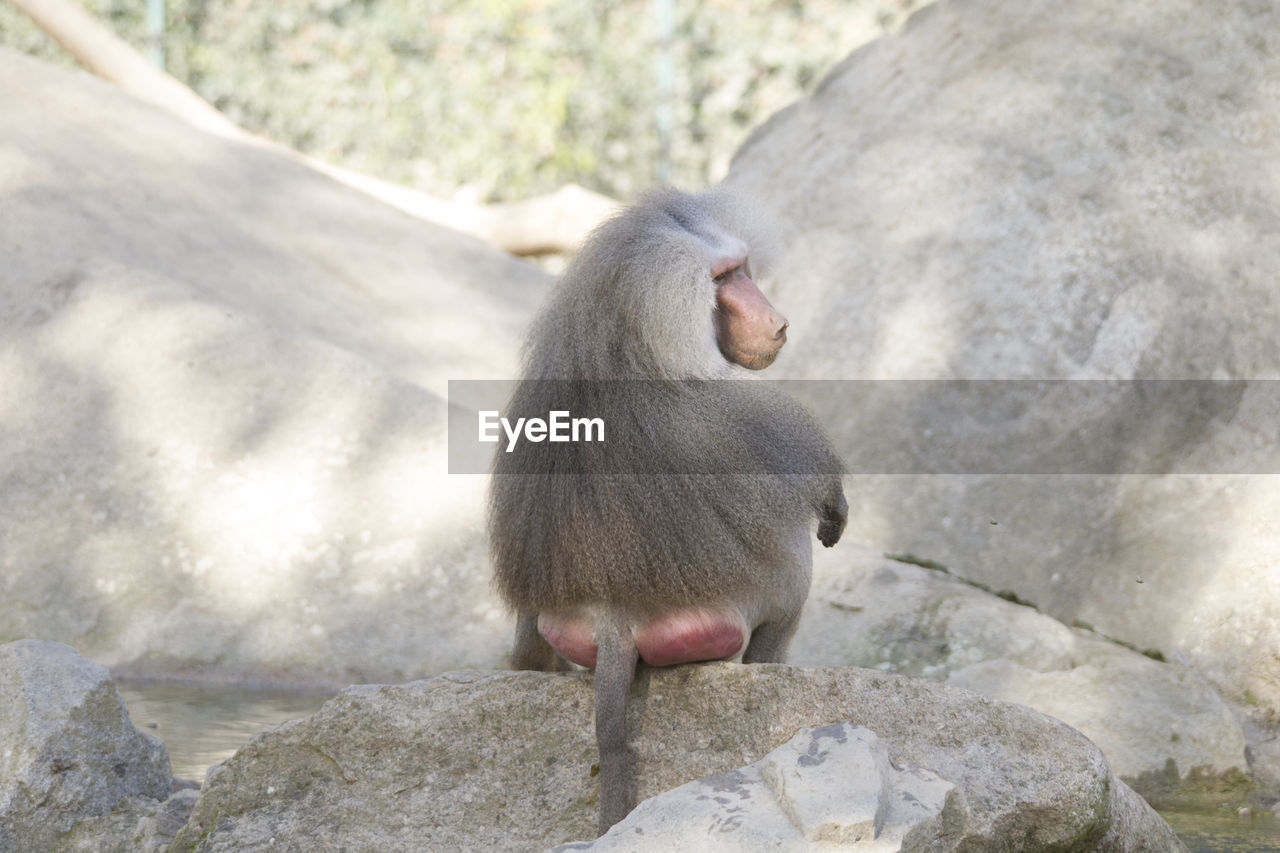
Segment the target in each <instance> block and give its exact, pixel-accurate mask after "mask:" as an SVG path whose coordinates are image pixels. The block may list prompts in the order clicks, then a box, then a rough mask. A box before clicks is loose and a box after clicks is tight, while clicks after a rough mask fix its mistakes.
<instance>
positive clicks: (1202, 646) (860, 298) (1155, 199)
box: [727, 0, 1280, 709]
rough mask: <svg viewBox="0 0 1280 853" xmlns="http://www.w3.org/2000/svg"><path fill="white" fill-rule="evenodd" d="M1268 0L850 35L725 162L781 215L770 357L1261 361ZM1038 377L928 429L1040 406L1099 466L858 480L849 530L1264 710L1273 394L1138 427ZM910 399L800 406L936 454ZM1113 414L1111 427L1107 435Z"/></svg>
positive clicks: (946, 19)
mask: <svg viewBox="0 0 1280 853" xmlns="http://www.w3.org/2000/svg"><path fill="white" fill-rule="evenodd" d="M1277 14H1278V13H1277V11H1276V10H1275V9H1274V8H1273V7H1272V6H1271V5H1269V4H1265V3H1232V4H1220V3H1213V2H1208V0H1203V2H1197V0H1175V2H1163V0H1162V2H1138V3H1125V4H1116V3H1109V2H1101V0H1089V2H1078V3H1056V2H1051V0H1034V2H1027V3H998V2H954V3H952V2H940V3H937V4H936V5H934V6H932V7H930V8H928V9H925V10H924V11H922V12H921V13H919V14H918V15H916V16H915V18H913V19H912V21H911V22H910V23H909V24H908V25H907V26H906V27H905V29H904V30H903V31H902V32H901V33H899V34H897V35H894V36H889V37H886V38H883V39H880V40H879V41H877V42H875V43H873V44H871V45H869V46H868V47H866V48H864V49H862V50H859V51H857V52H855V53H854V54H853V55H851V56H850V57H849V58H848V59H847V60H846V61H845V62H844V63H842V64H841V65H840V66H839V67H838V68H836V69H835V70H834V71H833V72H832V73H831V74H830V75H829V77H828V78H827V79H826V80H825V82H824V83H823V84H822V85H821V86H820V87H819V88H818V90H817V91H816V93H815V94H814V95H813V96H812V97H811V98H809V99H808V100H806V101H804V102H801V103H799V104H797V105H795V106H793V107H792V108H790V109H788V110H786V111H784V112H783V113H781V114H779V115H777V116H775V117H774V118H773V119H772V120H771V121H770V122H769V123H768V124H767V125H765V126H764V127H763V128H762V129H760V130H758V131H757V132H756V134H755V135H754V137H753V138H752V139H750V140H749V141H748V142H747V143H746V144H745V145H744V146H743V148H742V150H741V151H740V152H739V154H738V157H737V159H736V161H735V162H734V165H733V167H732V170H731V173H730V176H729V178H728V179H727V183H728V184H730V185H731V186H733V187H735V188H737V189H740V190H743V191H745V192H746V193H747V194H749V195H751V196H753V197H755V198H757V199H758V200H760V202H761V203H762V204H763V205H764V207H765V208H766V210H767V212H769V213H771V214H773V215H774V217H775V218H776V221H777V222H778V223H779V227H780V229H781V234H780V240H779V243H780V244H781V245H782V246H785V247H786V252H785V256H784V257H783V258H782V259H781V263H780V264H779V267H778V269H777V275H776V284H775V285H774V287H773V289H772V290H771V291H770V292H769V296H770V298H771V299H772V301H773V302H774V304H776V305H778V306H779V309H780V310H784V311H786V312H787V314H788V317H789V318H790V320H791V329H790V330H789V333H788V335H789V339H790V343H789V344H788V347H787V349H786V350H785V351H784V352H783V354H782V356H781V357H780V358H779V360H778V363H777V365H776V366H775V368H774V370H775V371H777V372H778V373H779V374H783V375H787V376H791V377H797V378H862V379H877V380H887V379H943V380H950V379H1015V378H1016V379H1058V380H1080V379H1092V380H1100V379H1119V380H1130V379H1143V378H1146V379H1195V380H1219V381H1221V380H1232V379H1238V380H1263V379H1276V378H1280V291H1277V289H1276V286H1275V270H1276V269H1278V268H1280V241H1277V239H1276V234H1277V233H1280V182H1277V180H1276V175H1277V171H1276V169H1277V166H1276V164H1277V163H1278V162H1280V118H1278V117H1277V113H1276V111H1275V110H1274V100H1275V99H1274V93H1275V92H1276V91H1277V90H1280V54H1278V53H1277V52H1276V50H1275V49H1274V48H1275V45H1274V36H1275V34H1276V33H1277V32H1280V17H1277ZM1060 391H1061V388H1060V387H1058V386H1052V387H1049V388H1046V391H1045V394H1044V396H1043V398H1042V399H1039V400H1037V399H1034V398H1032V399H1030V400H1027V401H1025V405H1023V406H1020V407H1017V408H1008V409H993V410H990V411H987V412H983V413H981V416H979V417H975V418H973V419H972V420H971V421H968V422H956V423H952V424H951V425H950V427H951V430H952V433H950V434H948V435H947V436H946V438H947V439H948V440H949V441H950V442H952V444H950V445H948V446H951V447H954V448H957V449H958V451H959V452H963V451H964V449H965V447H966V446H967V440H966V436H968V437H969V438H970V439H972V440H980V439H983V438H986V437H988V436H989V434H990V433H991V432H992V431H998V430H1003V429H1006V428H1009V427H1011V426H1017V425H1018V424H1025V423H1042V424H1047V425H1050V426H1054V427H1056V430H1055V431H1052V432H1053V434H1055V435H1057V436H1059V437H1060V438H1061V439H1063V440H1068V439H1069V440H1078V441H1080V442H1081V443H1082V445H1083V446H1084V447H1086V448H1088V447H1093V448H1094V449H1096V450H1099V451H1100V452H1101V453H1102V454H1103V455H1107V451H1108V450H1111V449H1114V450H1115V451H1116V452H1115V453H1111V454H1110V456H1111V457H1112V458H1113V461H1114V462H1115V463H1116V466H1117V467H1116V469H1115V471H1116V472H1118V474H1119V475H1117V476H1095V475H1093V474H1087V473H1086V474H1081V473H1078V472H1072V471H1061V470H1059V471H1048V472H1045V471H1041V472H1038V473H1042V474H1061V475H1062V476H1030V475H1019V476H1008V475H999V476H997V474H998V473H999V472H997V471H991V470H990V469H986V470H979V471H976V472H971V473H967V474H966V475H965V476H931V475H929V473H928V472H929V468H928V466H921V467H920V468H919V469H917V470H916V471H915V472H909V473H908V474H906V475H903V476H896V477H877V476H858V477H853V478H850V481H849V482H848V483H847V484H846V491H847V492H848V493H849V495H850V505H851V513H850V521H849V530H850V532H851V534H852V536H853V537H855V538H856V539H860V540H862V541H864V542H867V543H870V544H872V545H875V546H877V547H879V548H880V549H882V550H885V551H890V552H894V553H908V554H913V555H915V556H917V557H920V558H925V559H928V560H932V561H935V562H937V563H941V564H943V565H945V566H947V567H949V568H951V569H952V570H953V571H954V572H956V573H957V574H959V575H961V576H964V577H967V578H970V579H974V580H977V581H980V582H982V583H984V584H986V585H987V586H989V587H991V588H994V589H1010V590H1013V591H1014V592H1015V593H1016V594H1017V595H1018V596H1019V597H1021V598H1022V599H1024V600H1027V601H1030V602H1032V603H1034V604H1036V605H1038V606H1039V607H1041V608H1042V609H1043V610H1045V611H1047V612H1048V613H1050V614H1052V615H1054V616H1057V617H1059V618H1060V619H1062V620H1063V621H1065V622H1067V623H1068V624H1070V623H1071V622H1073V621H1076V620H1079V621H1082V622H1085V623H1088V624H1091V625H1093V626H1094V627H1096V628H1097V629H1098V630H1100V631H1101V632H1103V633H1105V634H1108V635H1111V636H1114V637H1118V638H1120V639H1122V640H1125V641H1128V642H1130V643H1134V644H1136V645H1138V646H1139V647H1142V648H1150V647H1156V648H1159V649H1161V650H1163V651H1164V653H1165V655H1166V657H1169V658H1171V659H1182V660H1187V661H1190V662H1191V663H1193V664H1194V666H1195V667H1196V668H1198V669H1199V670H1200V671H1201V673H1202V674H1204V675H1205V676H1207V677H1208V679H1209V680H1210V681H1211V682H1212V683H1213V684H1215V685H1216V686H1217V687H1218V688H1219V689H1221V690H1223V691H1224V692H1225V693H1226V694H1227V695H1229V696H1231V697H1232V698H1234V699H1237V700H1242V701H1243V702H1245V703H1252V704H1253V705H1254V706H1256V707H1258V708H1262V709H1265V707H1267V706H1272V707H1275V706H1277V705H1280V657H1277V655H1276V651H1275V650H1276V649H1277V648H1280V513H1278V512H1277V511H1276V508H1277V507H1280V478H1277V477H1275V476H1254V474H1255V473H1256V472H1268V471H1269V472H1275V471H1277V470H1280V467H1278V466H1280V458H1278V456H1277V454H1280V436H1278V435H1277V429H1278V427H1277V424H1278V423H1280V418H1277V408H1276V405H1275V399H1276V398H1275V392H1274V391H1273V390H1270V389H1269V388H1268V387H1267V386H1265V385H1263V384H1261V383H1254V384H1249V385H1242V386H1238V387H1237V388H1235V389H1234V390H1233V397H1232V399H1231V400H1228V401H1226V403H1224V404H1221V405H1218V406H1217V407H1215V408H1211V409H1210V410H1208V411H1201V410H1196V409H1190V410H1187V411H1186V413H1185V415H1186V417H1185V425H1184V426H1182V427H1181V428H1179V423H1178V419H1177V417H1176V414H1177V413H1175V416H1174V417H1171V418H1170V419H1169V420H1168V422H1162V423H1161V425H1160V427H1159V428H1158V429H1156V428H1152V429H1151V430H1150V434H1149V435H1147V434H1146V433H1144V424H1143V423H1141V422H1134V419H1133V418H1130V419H1129V420H1128V421H1125V420H1123V418H1124V416H1125V415H1126V413H1131V410H1130V409H1126V408H1125V407H1124V406H1121V407H1119V410H1118V411H1117V410H1116V408H1115V407H1109V406H1108V405H1106V403H1105V402H1104V401H1103V400H1102V399H1101V398H1099V399H1095V400H1092V401H1088V402H1087V404H1086V405H1080V406H1071V405H1066V404H1064V403H1063V395H1062V394H1061V393H1060ZM828 399H829V398H828ZM913 402H914V403H918V404H924V403H927V402H928V401H927V400H922V399H921V400H916V401H910V400H908V401H905V402H904V403H903V406H902V410H901V416H900V417H899V419H898V420H899V424H900V429H899V430H898V431H897V432H896V433H895V432H890V433H889V434H888V435H884V434H875V435H865V434H860V433H859V429H858V423H857V413H856V412H851V411H850V410H849V409H848V408H843V409H842V408H841V407H840V406H839V405H829V404H827V403H826V402H825V400H824V399H816V400H815V401H814V405H815V407H816V408H818V409H819V415H820V417H821V418H822V420H823V421H824V422H825V423H827V424H828V425H829V426H830V428H831V429H832V431H833V433H835V434H836V438H837V442H838V443H844V444H846V445H856V444H857V443H858V442H859V441H860V440H861V441H874V442H879V443H880V444H881V445H882V446H884V447H885V448H887V449H889V450H896V451H900V452H902V453H904V454H905V456H906V457H907V458H908V459H911V460H917V461H918V460H925V461H928V460H930V459H939V460H941V461H942V462H943V463H945V462H946V461H947V457H948V454H945V453H941V452H940V451H939V448H940V447H941V445H940V444H939V441H940V439H941V437H940V436H938V435H935V434H930V433H928V432H926V431H920V430H916V429H915V427H916V423H915V422H914V421H913V420H912V417H911V413H912V411H913V409H914V407H913V405H912V403H913ZM1126 405H1127V404H1126ZM1109 418H1110V419H1111V420H1109ZM1117 419H1118V420H1117ZM876 422H877V423H880V424H885V423H892V420H891V419H889V420H885V419H880V420H878V421H876ZM1106 424H1119V425H1120V426H1121V427H1123V429H1124V430H1126V431H1127V432H1126V433H1125V436H1126V441H1125V443H1124V444H1123V445H1116V444H1112V442H1114V441H1115V440H1116V434H1115V433H1113V432H1110V431H1108V430H1107V429H1103V428H1101V425H1106ZM895 441H896V444H895ZM1023 450H1026V448H1023V447H1016V446H1011V447H1010V448H1009V451H1010V454H1014V453H1018V452H1021V451H1023ZM1135 460H1137V461H1138V462H1139V463H1141V464H1131V463H1133V462H1134V461H1135ZM1153 460H1156V461H1158V462H1159V464H1151V463H1152V462H1153ZM1126 466H1128V467H1126ZM1169 471H1177V472H1179V473H1177V474H1176V475H1168V472H1169ZM871 473H874V472H871ZM1031 473H1037V472H1034V471H1033V472H1031Z"/></svg>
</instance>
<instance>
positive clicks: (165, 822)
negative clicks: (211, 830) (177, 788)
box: [0, 640, 194, 852]
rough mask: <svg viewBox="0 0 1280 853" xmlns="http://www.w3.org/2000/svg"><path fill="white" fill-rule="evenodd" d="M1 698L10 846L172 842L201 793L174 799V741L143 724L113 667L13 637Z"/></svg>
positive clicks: (1, 672)
mask: <svg viewBox="0 0 1280 853" xmlns="http://www.w3.org/2000/svg"><path fill="white" fill-rule="evenodd" d="M0 697H3V701H0V850H14V851H17V850H54V849H57V850H80V849H83V850H96V851H108V850H120V851H122V852H123V851H125V850H148V851H151V850H159V849H164V848H165V847H167V846H168V842H169V841H170V840H171V839H172V838H173V835H174V833H175V832H177V830H178V828H179V826H181V824H182V822H184V821H185V819H186V816H187V813H188V812H189V811H190V808H191V802H190V800H192V799H194V798H193V797H192V796H191V795H190V794H186V795H183V796H179V797H177V798H176V799H172V800H171V798H170V792H171V788H172V785H173V778H172V776H171V774H170V772H169V755H168V753H167V752H165V748H164V745H163V744H162V743H160V740H159V739H158V738H156V737H155V736H154V735H152V734H148V733H146V732H143V731H140V730H138V729H137V728H135V727H134V725H133V723H132V722H131V721H130V720H129V713H128V711H126V710H125V707H124V704H123V703H122V702H121V701H120V694H119V693H118V692H117V691H116V687H115V684H114V683H112V681H111V679H110V678H109V677H108V676H107V671H106V669H105V668H104V667H103V666H101V665H100V664H96V663H94V662H93V661H90V660H86V659H85V658H82V657H81V656H80V655H78V654H76V652H75V650H74V649H72V648H71V647H70V646H67V645H64V644H62V643H54V642H49V641H44V640H19V641H17V642H14V643H8V644H5V645H2V646H0ZM175 817H176V818H177V821H176V823H177V825H174V823H175V821H174V820H173V818H175Z"/></svg>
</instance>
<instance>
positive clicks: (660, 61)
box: [653, 0, 676, 184]
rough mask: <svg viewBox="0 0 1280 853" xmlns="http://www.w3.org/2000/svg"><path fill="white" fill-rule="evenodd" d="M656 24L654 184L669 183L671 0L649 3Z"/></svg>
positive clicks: (672, 82) (673, 76) (672, 68)
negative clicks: (656, 181)
mask: <svg viewBox="0 0 1280 853" xmlns="http://www.w3.org/2000/svg"><path fill="white" fill-rule="evenodd" d="M653 6H654V13H655V15H656V17H657V23H658V51H657V65H656V69H655V70H656V71H657V89H658V103H657V111H656V113H657V114H656V119H657V124H658V162H657V170H656V171H657V178H658V183H660V184H668V183H670V182H671V135H672V132H673V129H674V126H675V115H674V107H673V101H674V99H675V79H676V70H675V57H674V56H673V48H674V43H675V29H676V27H675V17H676V16H675V0H653Z"/></svg>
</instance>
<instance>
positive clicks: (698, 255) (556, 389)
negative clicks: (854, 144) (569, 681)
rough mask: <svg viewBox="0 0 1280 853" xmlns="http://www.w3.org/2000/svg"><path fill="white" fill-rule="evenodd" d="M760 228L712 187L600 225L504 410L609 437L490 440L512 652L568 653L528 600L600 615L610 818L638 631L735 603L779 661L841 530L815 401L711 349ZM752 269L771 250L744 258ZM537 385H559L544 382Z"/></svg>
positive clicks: (526, 659) (627, 794)
mask: <svg viewBox="0 0 1280 853" xmlns="http://www.w3.org/2000/svg"><path fill="white" fill-rule="evenodd" d="M757 242H759V240H758V238H757V235H756V233H755V232H754V231H753V229H752V227H751V225H750V222H749V220H748V219H747V218H746V217H744V216H742V214H741V210H740V209H739V208H736V207H735V206H734V205H733V204H732V202H731V200H730V199H729V198H728V197H726V196H724V195H722V194H720V193H716V192H713V193H708V194H704V195H701V196H695V195H688V194H684V193H679V192H675V191H662V192H658V193H654V194H651V195H649V196H648V197H646V198H645V199H644V200H642V201H641V202H640V203H639V204H637V205H636V206H635V207H633V208H631V209H629V210H627V211H626V212H624V213H622V214H621V215H620V216H618V217H617V218H615V219H613V220H612V221H610V222H608V223H606V224H604V225H603V226H601V227H600V228H599V229H597V231H596V232H595V234H594V235H593V236H592V237H591V239H590V240H589V241H588V242H587V244H586V246H584V248H583V249H582V251H581V252H580V253H579V254H578V256H577V258H576V259H575V260H574V261H573V262H572V263H571V264H570V266H569V268H568V269H567V271H566V272H565V274H564V275H563V276H562V278H561V280H560V282H559V283H558V285H557V287H556V289H555V290H554V291H553V293H552V295H551V297H550V299H549V300H548V302H547V304H546V306H545V307H544V309H543V310H542V312H541V314H540V315H539V317H538V318H537V319H536V321H535V323H534V325H533V328H532V331H531V333H530V336H529V340H528V343H527V344H526V348H525V355H524V363H525V381H523V382H521V383H520V385H519V386H518V389H517V391H516V393H515V395H514V397H513V399H512V401H511V405H510V406H509V408H508V411H507V412H505V413H504V414H506V416H507V417H529V416H537V417H546V414H547V412H549V411H551V410H567V411H569V412H571V413H572V414H573V415H574V416H575V417H576V416H586V417H593V418H594V417H599V418H602V419H603V420H604V422H605V430H606V436H605V437H606V440H605V442H603V443H585V442H584V443H552V442H548V441H544V442H541V443H537V444H533V443H525V444H522V445H521V446H520V447H519V448H518V449H517V452H515V453H510V454H508V453H503V452H499V453H498V454H497V457H496V462H495V465H494V473H495V475H496V476H494V478H493V483H492V489H491V493H490V516H489V533H490V543H491V548H492V552H493V560H494V568H495V581H496V584H497V587H498V589H499V590H500V592H501V593H502V596H503V597H504V598H505V600H506V601H507V603H508V604H509V605H510V606H511V608H512V609H513V610H515V611H516V612H517V613H518V614H519V617H520V626H519V629H518V632H517V642H516V647H515V650H514V651H513V654H512V665H513V666H515V667H518V668H537V669H552V668H556V667H561V666H563V661H560V660H557V657H558V656H557V655H556V654H555V653H554V651H553V650H552V649H551V648H550V646H548V645H547V644H546V643H545V641H543V640H542V638H541V637H540V636H539V635H538V633H537V630H536V621H537V614H538V613H539V612H544V611H555V610H559V611H563V610H565V609H568V608H587V609H590V610H591V611H592V612H593V613H595V614H598V616H597V617H595V621H594V624H595V633H596V639H597V643H598V644H599V650H600V657H599V659H598V661H597V673H596V690H597V699H596V715H597V722H596V725H597V735H598V740H599V744H600V751H601V769H602V796H601V802H602V811H601V831H604V829H607V828H608V826H609V825H611V824H612V823H613V822H614V821H616V820H618V819H620V818H621V817H622V816H624V815H625V814H626V812H627V811H628V810H629V809H630V807H631V802H632V800H631V796H632V790H631V789H632V786H633V782H632V780H631V774H630V771H629V769H628V768H629V758H628V755H627V752H626V738H625V705H626V694H627V690H628V688H629V685H630V683H631V680H632V677H633V671H634V667H635V664H636V651H635V648H634V642H633V641H632V640H631V639H630V628H631V626H634V625H635V624H636V623H637V622H639V621H642V620H643V619H644V618H645V617H646V615H647V614H648V615H651V614H654V613H657V612H662V610H663V609H670V608H675V607H680V606H685V605H730V606H735V607H737V608H739V609H740V610H741V611H742V612H743V613H744V614H745V615H746V618H747V620H748V623H749V624H750V625H751V626H752V628H753V629H754V632H753V635H752V639H751V642H750V643H749V645H748V647H747V649H746V652H745V654H744V660H747V661H757V660H780V659H781V658H782V657H783V655H784V654H785V651H786V646H787V644H788V642H789V641H790V639H791V636H792V634H793V633H794V631H795V628H796V624H797V623H798V621H799V615H800V608H801V606H802V605H803V603H804V599H805V597H806V596H807V594H808V588H809V571H810V560H811V551H810V544H809V543H810V540H809V538H808V537H809V536H810V532H809V531H810V530H811V526H812V524H813V522H814V520H815V519H817V520H818V521H819V531H818V535H819V538H820V539H821V541H822V542H823V543H824V544H827V545H831V544H834V543H835V541H836V540H837V539H838V538H839V536H840V532H841V531H842V530H843V527H844V518H845V512H846V505H845V500H844V494H843V491H842V489H841V485H840V473H841V465H840V462H839V460H838V459H837V457H836V456H835V454H834V453H833V452H832V450H831V448H830V445H829V443H828V441H827V439H826V437H825V436H824V434H823V432H822V430H821V429H820V428H819V427H818V426H817V424H816V423H815V422H814V421H813V420H812V418H811V417H810V416H809V415H808V413H807V412H805V411H804V410H803V408H801V407H800V406H798V405H797V404H795V403H794V402H793V401H791V400H790V399H789V398H787V397H786V396H785V395H783V394H781V393H779V392H778V391H776V390H775V389H774V388H773V387H771V386H770V385H769V384H768V383H763V382H754V381H737V382H723V381H716V380H725V379H740V380H746V379H748V378H749V377H750V376H751V375H752V374H751V372H750V371H747V370H744V369H742V368H740V367H738V366H736V365H734V364H731V363H730V362H728V361H726V360H725V358H724V356H722V355H721V352H720V348H719V347H718V346H717V341H716V332H715V316H714V312H715V311H716V289H715V288H716V286H715V282H714V281H713V280H712V278H711V275H710V271H711V268H712V264H713V263H714V262H715V261H716V260H718V259H719V258H722V257H725V256H726V255H728V256H740V255H743V254H746V250H747V247H748V246H750V247H751V248H753V249H754V248H755V245H756V243H757ZM750 257H751V266H752V269H753V271H756V272H758V271H759V270H760V268H761V267H762V266H764V263H762V262H763V261H765V260H766V259H764V258H761V257H760V256H759V253H757V252H752V253H751V256H750ZM533 380H557V381H547V382H539V381H533Z"/></svg>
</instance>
